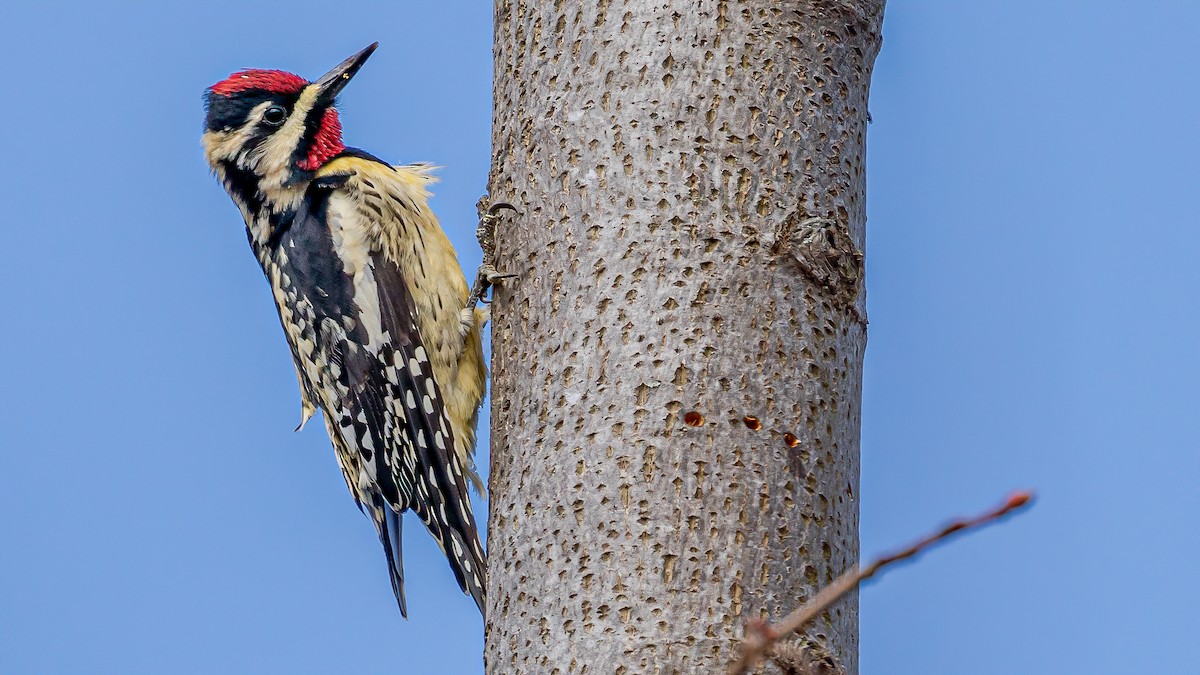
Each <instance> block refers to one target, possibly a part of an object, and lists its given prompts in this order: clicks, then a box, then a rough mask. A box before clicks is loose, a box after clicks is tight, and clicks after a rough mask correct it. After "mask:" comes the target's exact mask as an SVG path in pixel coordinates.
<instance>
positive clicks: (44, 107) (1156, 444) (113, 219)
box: [0, 0, 1200, 674]
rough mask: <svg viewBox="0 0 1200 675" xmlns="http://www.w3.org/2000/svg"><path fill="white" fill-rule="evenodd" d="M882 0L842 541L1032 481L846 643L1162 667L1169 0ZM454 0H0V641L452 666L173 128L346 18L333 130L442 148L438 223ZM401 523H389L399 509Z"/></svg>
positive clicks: (481, 141)
mask: <svg viewBox="0 0 1200 675" xmlns="http://www.w3.org/2000/svg"><path fill="white" fill-rule="evenodd" d="M1132 5H1133V3H1120V2H1058V3H1053V2H1051V3H1043V2H1032V1H1023V2H1012V1H1005V0H995V1H987V2H985V1H982V0H980V1H975V2H969V3H968V2H950V1H945V2H903V1H900V0H894V1H893V2H892V3H891V6H890V7H889V8H888V15H887V22H886V26H885V44H884V49H883V52H882V54H881V55H880V57H879V60H878V62H877V66H876V76H875V80H874V86H873V92H872V100H871V112H872V114H873V117H874V123H873V124H872V126H871V128H870V133H869V170H868V176H869V179H868V182H869V199H868V204H869V216H870V222H869V225H868V228H869V235H868V249H869V250H868V274H869V278H868V294H869V296H868V297H869V299H868V306H869V310H870V319H871V326H870V345H869V349H868V353H867V363H866V386H865V390H866V393H865V402H864V405H865V408H864V422H863V463H862V466H863V478H862V502H861V506H862V541H863V551H864V553H865V554H868V555H869V554H871V553H876V552H881V551H884V550H887V549H889V548H891V547H892V546H894V545H895V544H898V543H901V542H903V541H906V540H907V539H908V538H910V537H911V536H913V535H915V534H918V533H921V532H923V531H925V530H927V529H928V528H929V527H931V526H933V525H936V524H938V523H939V522H940V521H942V520H943V519H944V518H945V517H947V516H950V515H954V514H958V513H962V512H968V511H974V510H976V509H979V508H981V507H984V506H987V505H989V504H991V503H992V502H994V501H995V500H997V499H999V498H1000V497H1001V496H1002V495H1003V494H1005V493H1006V492H1007V491H1008V490H1010V489H1011V488H1014V487H1018V486H1020V487H1032V488H1035V489H1037V490H1038V491H1039V493H1040V496H1041V498H1040V501H1039V502H1038V504H1037V506H1036V507H1035V508H1034V509H1033V510H1032V511H1030V512H1028V513H1026V514H1025V515H1023V516H1021V517H1020V518H1018V519H1015V520H1012V521H1011V522H1009V523H1008V524H1005V525H1003V526H1000V527H994V528H991V529H989V530H987V531H985V532H982V533H980V534H977V535H973V536H971V537H969V538H966V539H964V540H962V541H960V542H957V543H955V544H953V545H951V546H948V547H945V548H942V549H939V550H937V551H934V552H932V553H930V554H928V555H926V556H925V557H924V558H923V559H922V560H921V561H920V562H919V563H918V564H915V565H908V566H906V567H903V568H900V569H897V570H895V571H894V572H891V573H889V574H887V575H885V576H884V577H883V579H882V580H881V581H880V582H877V583H873V584H872V585H870V586H869V587H868V588H866V589H864V591H863V593H862V595H861V600H862V667H863V672H864V673H1013V672H1022V673H1129V672H1144V673H1151V672H1153V673H1189V672H1193V673H1194V672H1200V647H1197V646H1196V645H1197V644H1198V643H1197V642H1196V640H1195V633H1196V631H1197V628H1200V609H1198V608H1200V592H1198V591H1197V584H1196V583H1195V581H1194V579H1192V576H1193V574H1192V571H1191V567H1193V566H1194V564H1193V563H1194V561H1195V560H1197V559H1198V558H1200V536H1198V533H1200V527H1198V525H1200V522H1198V520H1200V519H1198V517H1197V516H1198V514H1200V489H1197V483H1198V481H1200V452H1198V448H1197V437H1198V435H1200V415H1198V414H1197V411H1196V408H1197V405H1196V404H1197V382H1200V361H1198V360H1197V357H1196V348H1197V345H1200V317H1198V313H1197V309H1198V305H1200V303H1198V302H1197V298H1198V297H1200V272H1197V251H1198V250H1200V232H1198V230H1197V227H1196V221H1197V214H1198V213H1200V203H1198V202H1200V190H1197V184H1198V182H1200V170H1198V168H1197V157H1198V156H1200V132H1198V131H1197V125H1196V122H1195V119H1194V118H1195V116H1196V110H1198V109H1200V87H1198V86H1197V83H1198V82H1200V44H1198V41H1197V40H1196V29H1195V27H1196V26H1197V25H1200V3H1194V2H1183V1H1179V2H1165V1H1164V2H1152V3H1140V4H1139V7H1138V8H1137V9H1133V8H1132ZM490 22H491V7H490V3H486V2H469V3H468V2H462V3H458V2H447V3H441V4H439V3H354V4H351V3H346V4H343V5H338V6H336V8H334V6H332V5H330V4H329V3H318V2H289V3H283V2H275V3H268V2H260V3H236V2H221V1H216V2H206V3H203V4H193V5H187V4H184V3H132V2H131V3H108V4H104V5H101V4H99V3H97V4H91V3H87V4H85V3H78V4H68V3H33V2H24V3H10V4H9V5H8V6H6V18H5V21H4V22H3V25H0V58H2V60H0V63H2V64H3V66H4V68H5V70H6V71H7V77H6V78H5V84H4V85H3V86H4V89H5V92H4V101H5V105H4V106H2V107H0V129H3V130H4V132H3V135H4V138H3V143H2V147H3V148H4V149H5V151H6V155H7V156H6V158H5V161H4V162H3V163H2V164H0V174H2V178H3V180H2V184H3V186H4V187H3V190H4V192H3V194H4V196H5V199H4V203H5V208H4V214H3V218H0V228H2V232H3V235H4V236H3V241H4V242H5V246H3V248H2V249H0V288H2V289H4V291H6V297H5V302H4V306H5V310H6V311H5V315H6V316H5V319H4V322H3V324H2V325H3V326H4V330H3V331H0V349H2V351H3V353H4V354H6V355H7V358H6V363H5V368H6V371H7V373H6V375H5V376H4V379H3V381H4V382H5V384H6V385H7V386H5V387H3V388H2V389H0V410H3V413H2V414H3V422H4V423H3V425H0V449H2V450H0V453H2V454H0V671H3V672H6V673H81V672H88V673H162V672H172V673H213V672H256V673H338V672H351V671H357V672H364V673H385V672H411V673H450V674H461V673H468V674H469V673H479V672H481V670H482V667H481V662H480V653H481V649H482V626H481V622H480V619H479V617H478V614H477V613H476V611H475V609H474V608H473V606H472V604H471V602H470V601H469V599H467V598H466V597H463V596H460V595H458V594H457V593H455V592H453V590H452V588H453V580H452V578H451V575H450V573H449V571H448V569H447V567H446V565H445V563H444V562H443V561H442V559H441V557H440V554H439V553H438V552H437V551H436V549H435V547H434V545H433V544H432V543H431V542H430V540H429V538H428V537H425V536H410V537H408V539H407V541H406V544H405V546H406V550H405V554H406V555H405V559H406V568H407V570H408V577H409V579H410V583H409V596H410V602H409V608H410V612H411V616H412V620H410V621H407V622H405V621H402V620H401V619H400V617H399V615H398V613H397V612H396V609H395V605H394V603H393V600H392V598H391V593H390V590H389V588H388V584H387V579H386V576H385V570H384V564H383V560H382V555H381V551H380V550H379V547H378V543H377V542H376V541H375V538H374V534H373V532H372V531H371V527H370V525H369V523H368V522H367V521H366V520H365V519H364V518H363V517H362V516H361V515H360V514H359V513H358V512H357V511H356V510H355V508H354V506H353V504H352V502H351V500H350V498H349V496H348V495H347V494H346V491H345V486H344V484H343V483H342V479H341V477H340V475H339V473H338V471H337V469H336V466H335V464H334V460H333V456H332V452H331V451H330V449H329V445H328V441H327V440H326V438H325V434H324V431H323V429H322V428H321V426H320V425H315V424H314V425H310V427H309V428H308V429H306V430H305V431H303V432H302V433H300V434H292V433H291V428H292V427H293V426H295V423H296V421H297V420H298V417H299V404H298V400H297V392H296V384H295V377H294V374H293V372H292V366H291V364H290V362H289V358H288V355H287V352H286V348H285V347H284V343H283V339H282V336H281V335H280V330H279V326H278V323H277V319H276V317H275V315H274V312H273V310H272V308H271V305H270V299H269V294H268V292H267V288H266V285H265V283H264V282H263V279H262V277H261V273H260V272H259V270H258V268H257V266H256V264H255V262H254V260H253V259H252V257H251V255H250V253H249V251H248V249H247V247H246V243H245V236H244V234H243V228H242V225H241V223H240V221H239V218H238V215H237V213H236V211H235V210H234V208H233V206H232V205H231V204H230V202H229V199H228V197H226V195H225V194H224V192H223V191H222V190H220V188H218V187H217V185H216V184H215V183H214V182H213V180H212V179H211V177H210V176H209V175H208V171H207V169H206V167H205V166H204V162H203V160H202V158H201V155H200V149H199V141H198V136H199V131H200V122H201V118H202V112H201V107H200V94H201V91H202V89H203V88H204V87H205V86H207V85H209V84H212V83H213V82H215V81H216V80H218V79H221V78H222V77H224V76H225V75H227V74H228V73H230V72H232V71H233V70H235V69H237V68H240V67H243V66H256V67H278V68H285V69H289V70H294V71H296V72H299V73H301V74H304V75H307V76H309V77H315V76H316V75H318V74H320V73H322V72H324V71H325V70H326V69H327V68H329V67H330V66H332V65H334V64H336V63H337V62H338V61H340V60H341V59H342V58H343V57H345V56H346V55H348V54H350V53H352V52H353V51H355V50H357V49H360V48H361V47H363V46H365V45H366V44H368V43H369V42H371V41H373V40H379V41H380V42H381V43H382V48H381V49H380V51H379V52H378V53H377V54H376V55H375V56H374V57H373V58H372V60H371V62H370V63H369V64H368V66H367V67H366V69H365V70H364V71H363V72H362V74H361V75H360V76H359V77H358V78H356V80H355V82H354V84H353V85H352V86H351V87H349V88H348V89H347V90H346V92H345V94H344V96H343V97H342V99H343V106H342V110H343V116H342V119H343V122H344V124H345V127H346V133H347V140H348V141H349V142H350V143H351V144H357V145H361V146H363V147H366V148H368V149H370V150H371V151H372V152H374V153H375V154H378V155H380V156H382V157H385V158H388V159H391V160H393V161H397V162H402V161H417V160H428V161H433V162H436V163H438V164H442V165H444V166H445V168H444V169H443V170H442V171H441V176H442V183H441V184H440V185H439V186H438V187H437V197H436V200H435V202H434V204H435V208H436V209H437V211H438V213H439V214H440V215H441V217H442V218H443V222H444V224H445V226H446V228H447V229H448V230H449V231H450V233H451V236H452V238H453V239H454V241H455V242H456V245H457V246H458V247H459V250H460V251H461V254H462V258H463V262H464V267H467V268H469V269H470V268H473V267H474V266H475V264H476V263H477V261H478V254H477V251H476V247H475V245H474V241H473V231H474V208H473V205H474V203H475V200H476V198H477V197H478V196H479V195H480V194H481V193H482V191H483V187H484V184H485V180H486V175H487V162H488V158H489V150H488V148H489V135H490V127H489V116H490V114H491V105H490V94H491V89H490V82H491V67H492V62H491V53H490V50H491V36H490ZM409 530H410V534H413V533H416V532H417V528H416V527H410V528H409Z"/></svg>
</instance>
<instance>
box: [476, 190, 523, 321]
mask: <svg viewBox="0 0 1200 675" xmlns="http://www.w3.org/2000/svg"><path fill="white" fill-rule="evenodd" d="M476 208H477V210H478V212H479V227H478V228H477V229H476V230H475V236H476V237H477V238H478V239H479V248H480V249H482V251H483V262H482V263H481V264H480V265H479V272H478V273H476V275H475V283H474V284H472V286H471V297H470V299H469V300H468V301H467V308H468V309H474V308H475V305H476V304H477V303H480V302H482V303H484V304H485V305H486V304H488V300H487V292H488V289H489V288H491V287H492V286H494V285H496V284H498V283H499V282H501V281H503V280H505V279H511V278H513V277H516V276H517V275H515V274H505V273H503V272H497V271H496V268H495V267H493V266H492V261H493V260H494V259H495V255H496V243H495V235H496V221H497V220H499V219H500V218H501V217H502V216H501V214H500V212H501V211H512V212H513V213H514V214H517V215H520V213H521V212H520V211H518V210H517V207H515V206H513V205H512V204H509V203H508V202H496V203H494V204H493V203H491V201H490V200H489V199H488V197H487V196H486V195H485V196H484V197H483V198H481V199H480V200H479V203H478V204H476Z"/></svg>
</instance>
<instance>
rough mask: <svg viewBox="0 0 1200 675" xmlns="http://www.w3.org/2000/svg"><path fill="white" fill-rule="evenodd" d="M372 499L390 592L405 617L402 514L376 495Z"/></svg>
mask: <svg viewBox="0 0 1200 675" xmlns="http://www.w3.org/2000/svg"><path fill="white" fill-rule="evenodd" d="M373 501H374V503H373V504H372V505H371V520H372V521H374V522H375V531H376V532H378V533H379V543H381V544H383V552H384V554H385V555H386V556H387V565H388V577H390V578H391V581H392V592H393V593H395V594H396V604H397V605H399V606H400V616H402V617H404V618H406V619H407V618H408V604H407V603H406V602H405V600H404V558H403V556H402V555H401V553H400V526H401V525H402V524H403V514H400V513H396V512H395V511H393V510H392V507H391V506H389V505H388V504H387V502H385V501H384V500H383V498H382V497H380V496H378V495H376V496H375V499H374V500H373Z"/></svg>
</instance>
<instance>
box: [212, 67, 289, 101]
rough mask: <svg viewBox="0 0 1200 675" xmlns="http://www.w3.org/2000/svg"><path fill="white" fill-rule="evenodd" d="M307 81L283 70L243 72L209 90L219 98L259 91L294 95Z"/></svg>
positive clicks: (231, 76)
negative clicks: (253, 90) (252, 90)
mask: <svg viewBox="0 0 1200 675" xmlns="http://www.w3.org/2000/svg"><path fill="white" fill-rule="evenodd" d="M307 84H308V80H306V79H304V78H303V77H300V76H299V75H295V74H293V73H289V72H286V71H283V70H243V71H241V72H238V73H234V74H233V75H230V76H229V77H227V78H225V79H224V80H221V81H220V82H218V83H216V84H214V85H213V86H212V87H211V89H212V92H213V93H214V94H218V95H220V96H233V95H234V94H237V93H240V92H243V91H249V90H251V89H261V90H263V91H269V92H271V93H273V94H294V93H296V92H298V91H300V90H301V89H303V88H304V87H305V85H307Z"/></svg>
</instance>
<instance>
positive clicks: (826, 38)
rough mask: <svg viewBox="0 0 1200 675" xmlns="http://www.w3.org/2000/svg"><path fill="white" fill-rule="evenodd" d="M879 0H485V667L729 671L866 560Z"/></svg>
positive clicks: (828, 643) (841, 640) (851, 661)
mask: <svg viewBox="0 0 1200 675" xmlns="http://www.w3.org/2000/svg"><path fill="white" fill-rule="evenodd" d="M882 13H883V0H857V1H851V0H844V1H837V0H826V1H818V0H809V1H804V2H800V1H792V2H771V1H770V0H745V1H743V2H736V1H723V0H699V1H688V2H684V1H682V0H677V1H671V0H625V1H624V2H622V1H621V0H612V1H605V0H601V1H599V2H596V1H587V2H582V3H576V2H525V1H521V2H513V1H510V0H497V2H496V42H495V69H496V70H495V110H494V126H493V142H494V150H493V165H492V174H491V180H490V192H491V194H492V198H493V200H502V201H508V202H512V203H513V204H515V205H516V206H517V208H519V209H520V210H521V215H519V216H515V217H508V218H506V219H505V220H504V221H503V222H501V224H500V225H499V229H498V230H497V236H496V241H497V246H498V248H497V257H496V266H497V268H498V269H499V270H500V271H502V272H512V273H516V274H518V275H519V279H516V280H512V281H509V282H506V283H505V284H504V285H503V286H502V287H501V288H500V289H498V290H497V294H496V298H497V299H496V302H495V305H494V309H493V313H494V319H493V320H494V324H493V329H492V331H493V361H492V367H493V371H492V372H493V383H492V471H491V512H490V520H489V537H488V544H489V545H488V551H489V558H490V563H489V565H490V567H489V579H488V598H489V609H488V615H487V626H486V630H487V644H486V647H485V663H486V667H487V672H489V673H492V674H494V675H499V674H501V673H503V674H509V673H597V674H608V673H718V672H722V669H723V668H725V667H726V666H727V664H728V663H729V662H730V661H731V660H732V659H733V657H734V655H735V653H736V651H735V650H736V645H737V643H738V641H739V640H740V636H741V634H742V627H743V625H744V620H745V619H746V618H749V617H764V618H771V617H778V616H780V615H781V614H783V613H785V612H786V611H788V610H789V609H792V608H794V607H795V606H796V605H798V604H799V603H801V602H803V601H804V600H805V599H806V598H808V597H810V596H812V595H813V594H814V593H815V592H816V590H817V589H818V588H819V587H820V586H822V585H824V584H825V583H827V582H828V581H830V580H831V579H832V578H833V577H834V576H836V575H837V574H839V573H841V572H842V571H844V570H845V569H846V568H848V567H849V566H850V565H852V564H854V563H855V562H857V560H858V462H859V458H858V455H859V445H858V438H859V419H860V400H861V395H860V385H861V373H862V357H863V350H864V348H865V344H866V321H865V304H864V297H863V293H862V281H863V280H862V272H863V267H862V255H861V253H860V252H861V251H862V248H863V243H864V235H865V221H866V214H865V209H864V203H865V199H864V189H865V185H864V176H863V160H864V137H865V133H866V121H867V93H868V87H869V81H870V73H871V66H872V63H873V62H874V58H875V55H876V53H877V52H878V49H879V44H880V32H879V29H880V23H881V20H882ZM747 417H750V418H757V419H758V420H759V422H757V423H756V422H755V421H754V420H753V419H750V420H749V421H747V420H746V418H747ZM758 425H761V428H758V429H755V428H753V427H756V426H758ZM804 640H805V641H806V642H807V643H809V644H810V645H811V646H813V647H815V649H814V650H812V651H811V652H810V653H814V654H821V653H825V654H828V655H831V656H832V658H833V659H835V660H836V661H837V663H838V665H839V666H840V668H841V669H844V670H845V671H846V672H849V673H854V672H856V671H857V644H858V610H857V597H851V598H849V599H848V600H847V601H845V602H843V603H841V604H840V605H838V606H837V607H836V608H835V609H833V610H832V611H830V612H828V613H826V614H825V615H824V616H823V617H822V619H821V620H820V621H819V622H817V623H816V624H814V625H813V626H812V627H811V629H810V631H809V633H808V635H807V636H806V637H805V638H804ZM769 668H776V666H769Z"/></svg>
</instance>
